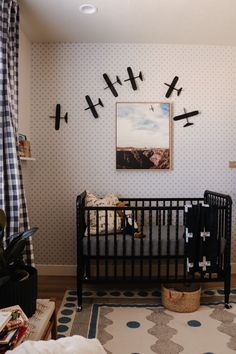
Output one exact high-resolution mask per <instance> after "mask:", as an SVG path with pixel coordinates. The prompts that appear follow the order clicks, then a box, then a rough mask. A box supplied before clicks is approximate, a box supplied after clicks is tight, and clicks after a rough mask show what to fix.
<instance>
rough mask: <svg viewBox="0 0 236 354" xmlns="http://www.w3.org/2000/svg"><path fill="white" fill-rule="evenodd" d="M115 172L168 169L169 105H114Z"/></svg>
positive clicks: (153, 103)
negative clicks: (116, 170)
mask: <svg viewBox="0 0 236 354" xmlns="http://www.w3.org/2000/svg"><path fill="white" fill-rule="evenodd" d="M116 113H117V127H116V128H117V131H116V140H117V144H116V168H117V169H156V170H168V169H170V168H171V141H170V137H171V134H170V128H171V127H170V125H171V121H170V104H169V103H156V102H152V103H117V106H116Z"/></svg>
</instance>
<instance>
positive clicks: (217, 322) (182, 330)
mask: <svg viewBox="0 0 236 354" xmlns="http://www.w3.org/2000/svg"><path fill="white" fill-rule="evenodd" d="M84 298H85V300H84V305H83V311H82V312H79V313H78V312H76V292H75V291H74V290H68V291H67V292H66V293H65V296H64V299H63V302H62V305H61V308H60V310H59V312H58V327H57V328H58V337H63V336H68V335H73V334H80V335H83V336H85V337H88V338H98V339H99V340H100V342H101V343H102V345H103V346H104V348H105V350H106V351H107V353H108V354H121V353H122V354H152V353H158V354H178V353H183V354H231V353H232V354H233V353H236V304H235V303H234V302H235V301H236V289H232V290H231V296H230V300H231V304H232V309H230V310H226V309H225V308H224V305H223V290H222V289H206V290H204V291H203V292H202V297H201V302H202V305H201V306H200V308H199V310H197V311H195V312H193V313H176V312H172V311H169V310H166V309H164V308H163V307H162V306H161V298H160V292H159V291H152V290H148V291H138V290H137V291H123V292H122V291H117V290H116V291H112V290H111V291H86V292H85V293H84Z"/></svg>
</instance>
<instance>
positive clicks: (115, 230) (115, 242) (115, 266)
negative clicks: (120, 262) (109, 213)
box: [113, 209, 117, 279]
mask: <svg viewBox="0 0 236 354" xmlns="http://www.w3.org/2000/svg"><path fill="white" fill-rule="evenodd" d="M113 220H114V278H115V279H116V278H117V224H116V220H117V218H116V209H114V215H113Z"/></svg>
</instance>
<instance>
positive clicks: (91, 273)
mask: <svg viewBox="0 0 236 354" xmlns="http://www.w3.org/2000/svg"><path fill="white" fill-rule="evenodd" d="M85 197H86V192H83V193H82V194H80V195H79V196H78V197H77V204H76V208H77V294H78V310H82V289H83V283H84V282H85V281H92V282H95V281H99V282H100V281H104V282H108V281H111V280H115V281H116V282H117V281H119V280H120V281H122V282H125V281H128V282H132V281H135V280H138V281H140V282H144V281H149V282H150V281H154V282H155V283H177V282H183V283H187V282H199V283H200V282H220V281H222V282H224V293H225V307H227V308H229V307H230V306H229V294H230V277H231V264H230V253H231V212H232V211H231V209H232V200H231V197H230V196H227V195H223V194H219V193H216V192H211V191H205V193H204V197H202V198H161V199H160V198H120V200H121V201H124V202H126V203H127V206H126V207H115V206H114V207H113V206H112V207H111V206H110V207H108V206H107V207H106V206H104V207H97V206H96V207H88V206H86V205H85ZM118 211H122V214H121V215H122V216H121V219H122V220H121V222H119V221H120V220H119V219H118V218H119V216H118ZM127 211H129V213H130V215H131V218H132V224H133V225H134V224H135V223H136V221H137V223H138V224H139V229H140V230H139V231H140V232H141V233H143V234H145V235H146V237H145V238H135V237H134V232H133V233H129V234H127V232H126V231H125V228H122V227H120V224H123V225H124V219H125V217H126V213H127ZM111 212H112V213H113V215H114V217H113V226H114V227H113V231H112V232H111V231H109V232H108V230H110V225H109V227H108V221H109V223H110V221H111V220H110V219H109V218H110V215H111ZM101 215H103V222H104V220H105V224H104V225H105V227H104V225H103V229H102V230H103V232H101V231H100V230H101V228H100V226H101V225H99V222H101V221H100V220H101V219H100V216H101ZM92 217H93V221H94V218H95V220H96V227H95V229H96V232H95V233H94V229H93V234H92V233H91V230H92V229H91V220H92Z"/></svg>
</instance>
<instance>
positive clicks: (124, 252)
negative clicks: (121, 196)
mask: <svg viewBox="0 0 236 354" xmlns="http://www.w3.org/2000/svg"><path fill="white" fill-rule="evenodd" d="M124 226H125V209H124V208H123V209H122V227H123V245H122V247H123V280H125V278H126V233H125V227H124Z"/></svg>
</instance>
